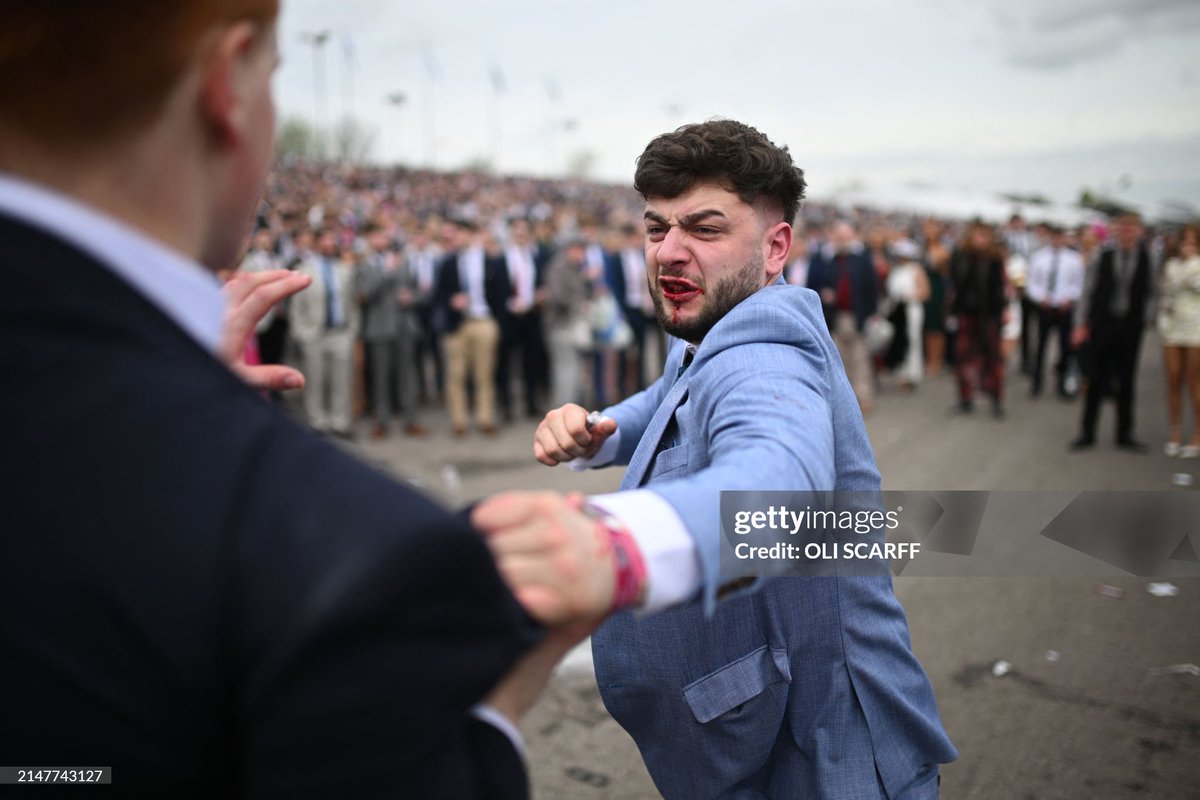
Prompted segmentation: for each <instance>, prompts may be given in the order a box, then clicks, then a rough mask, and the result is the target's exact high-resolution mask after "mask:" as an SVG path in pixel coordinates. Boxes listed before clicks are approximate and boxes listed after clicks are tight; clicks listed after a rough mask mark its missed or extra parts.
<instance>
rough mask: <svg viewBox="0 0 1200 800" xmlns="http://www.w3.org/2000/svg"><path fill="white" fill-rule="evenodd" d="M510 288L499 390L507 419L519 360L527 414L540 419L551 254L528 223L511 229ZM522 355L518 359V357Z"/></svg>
mask: <svg viewBox="0 0 1200 800" xmlns="http://www.w3.org/2000/svg"><path fill="white" fill-rule="evenodd" d="M504 260H505V264H506V265H507V267H508V278H509V284H510V286H511V297H510V298H509V300H508V311H509V314H508V318H507V323H508V324H507V329H506V330H505V331H504V332H502V334H501V340H500V352H499V356H498V358H497V363H496V387H497V390H498V393H499V395H500V406H501V408H503V410H504V414H505V417H511V416H512V413H513V400H512V395H511V392H512V386H511V383H512V376H511V365H512V364H513V363H514V361H515V360H516V359H517V358H519V359H520V364H521V386H522V389H523V392H524V397H523V400H524V404H525V414H526V415H527V416H528V417H530V418H531V419H534V418H540V417H541V415H542V412H541V409H540V401H539V399H538V398H539V395H541V394H543V393H544V390H545V388H546V386H545V384H546V381H545V380H543V378H544V377H545V375H546V358H547V355H546V340H545V339H544V338H543V336H542V314H541V302H540V299H539V295H540V294H541V293H542V287H543V286H544V285H545V283H546V264H547V262H548V261H549V253H548V251H547V250H546V249H545V248H544V247H542V246H541V245H540V244H538V243H537V242H536V241H534V239H533V231H532V230H530V227H529V222H528V220H524V219H515V220H513V221H512V223H511V225H510V227H509V243H508V247H507V248H505V251H504ZM517 354H519V356H518V355H517Z"/></svg>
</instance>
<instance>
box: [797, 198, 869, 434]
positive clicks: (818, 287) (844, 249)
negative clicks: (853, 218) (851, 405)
mask: <svg viewBox="0 0 1200 800" xmlns="http://www.w3.org/2000/svg"><path fill="white" fill-rule="evenodd" d="M808 288H810V289H812V290H813V291H814V292H816V293H817V294H818V295H820V296H821V305H822V306H823V307H824V310H825V324H826V325H828V326H829V332H830V333H831V334H832V335H833V343H834V344H835V345H837V350H838V354H839V355H841V357H842V363H843V364H845V367H846V375H847V376H848V377H849V378H850V385H851V386H852V387H854V396H855V397H857V398H858V405H859V408H861V409H862V412H863V413H864V414H866V413H869V412H870V410H871V408H872V406H873V405H874V403H875V387H874V380H875V379H874V373H873V369H872V367H871V355H870V353H869V352H868V350H867V340H866V336H865V335H864V334H865V330H866V325H867V320H868V319H870V318H871V317H872V316H874V314H875V312H876V310H877V309H878V304H879V290H878V282H877V279H876V276H875V267H874V265H873V264H872V263H871V258H870V255H869V254H868V253H867V251H866V250H865V249H864V248H863V246H862V244H861V243H860V242H859V241H858V239H857V237H856V235H855V232H854V228H853V227H852V226H851V225H850V223H848V222H844V221H839V222H838V223H836V224H835V225H834V226H833V229H832V230H831V231H830V235H829V248H828V252H823V253H822V254H821V255H820V256H819V257H817V258H814V259H813V261H812V263H811V264H810V265H809V268H808Z"/></svg>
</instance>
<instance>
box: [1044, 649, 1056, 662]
mask: <svg viewBox="0 0 1200 800" xmlns="http://www.w3.org/2000/svg"><path fill="white" fill-rule="evenodd" d="M1046 660H1047V661H1058V651H1057V650H1047V651H1046Z"/></svg>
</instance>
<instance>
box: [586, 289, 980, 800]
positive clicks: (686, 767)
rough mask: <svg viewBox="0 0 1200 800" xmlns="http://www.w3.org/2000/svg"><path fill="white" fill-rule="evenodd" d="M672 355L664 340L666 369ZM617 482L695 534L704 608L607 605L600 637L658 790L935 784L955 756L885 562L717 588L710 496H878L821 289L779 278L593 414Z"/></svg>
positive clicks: (719, 793)
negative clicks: (604, 431)
mask: <svg viewBox="0 0 1200 800" xmlns="http://www.w3.org/2000/svg"><path fill="white" fill-rule="evenodd" d="M683 353H684V347H683V345H682V344H678V345H677V346H676V347H674V348H672V350H671V353H670V354H669V356H668V358H667V364H666V367H665V369H664V374H665V375H666V376H670V377H671V378H674V376H675V375H676V372H677V370H678V368H679V366H680V364H681V361H682V358H683ZM604 413H605V414H607V415H608V416H610V417H612V418H613V419H615V420H616V421H617V424H618V427H619V430H620V431H621V440H620V449H619V451H618V454H617V458H616V463H621V464H625V463H627V464H628V469H627V471H626V474H625V480H624V481H623V483H622V488H623V489H632V488H637V487H640V486H648V488H649V489H651V490H653V491H654V492H656V493H658V494H659V495H661V496H662V497H663V498H664V499H665V500H666V501H667V502H668V503H670V505H671V506H672V507H673V508H674V510H675V511H676V513H678V515H679V516H680V518H681V519H682V520H683V522H684V524H685V525H686V527H687V529H688V531H689V533H691V535H693V536H694V537H695V538H696V542H697V545H698V553H699V556H700V561H701V565H702V573H703V590H702V602H701V603H694V604H691V605H688V606H684V607H680V608H676V609H671V610H668V611H664V612H660V613H657V614H652V615H648V616H646V617H641V618H638V617H635V616H634V615H632V614H630V613H623V614H619V615H617V616H616V617H614V618H612V619H611V620H610V621H609V622H607V623H606V624H605V625H604V626H603V627H602V628H601V629H600V630H599V631H597V633H596V635H595V636H594V637H593V640H592V641H593V655H594V658H595V663H596V675H597V680H598V682H599V685H600V692H601V695H602V696H603V698H604V702H605V705H606V706H607V707H608V710H609V712H610V713H611V714H612V715H613V717H614V718H615V719H616V720H617V721H618V722H619V723H621V725H622V726H623V727H624V728H625V729H626V730H627V731H628V732H629V734H630V735H631V736H632V737H633V739H634V741H635V742H637V745H638V747H639V748H640V749H641V752H642V756H643V758H644V759H645V761H646V766H647V768H648V769H649V771H650V774H651V776H652V777H653V778H654V781H655V784H656V785H657V786H658V789H659V791H661V792H662V793H663V795H664V796H665V797H666V798H668V800H675V799H676V798H678V799H679V800H684V798H686V800H699V799H700V798H716V797H721V798H726V797H728V798H762V797H770V798H801V797H803V798H846V799H847V800H849V798H855V799H857V798H871V800H875V799H876V798H880V797H888V798H893V800H895V799H896V798H904V800H910V798H911V799H912V800H916V798H925V797H936V794H937V772H938V771H937V764H938V763H944V762H947V761H951V760H953V759H954V758H955V757H956V755H957V753H956V752H955V750H954V747H953V746H952V745H951V744H950V741H949V740H948V739H947V737H946V734H945V732H944V730H943V729H942V724H941V720H940V719H939V717H938V712H937V706H936V703H935V702H934V697H933V691H932V688H931V686H930V685H929V681H928V679H927V678H926V676H925V673H924V671H923V670H922V669H921V666H920V664H918V663H917V660H916V659H915V658H914V657H913V655H912V648H911V644H910V641H909V635H908V623H907V620H906V619H905V616H904V611H903V610H902V609H901V607H900V604H899V603H898V602H897V600H896V597H895V595H894V594H893V592H892V585H891V578H890V576H884V577H881V578H880V577H861V578H846V577H837V578H825V577H812V578H806V577H785V578H772V579H769V580H766V581H763V582H761V583H760V585H759V586H758V587H756V589H755V590H754V591H749V592H742V593H741V594H737V595H733V596H731V597H729V598H727V599H723V600H721V601H719V602H718V601H717V600H716V592H717V588H718V583H719V578H718V560H719V559H718V553H719V542H718V537H719V528H720V523H719V503H720V492H721V490H731V489H747V490H779V491H784V490H817V491H828V490H839V491H855V492H878V491H879V488H880V481H879V472H878V470H877V468H876V466H875V458H874V455H873V453H872V451H871V445H870V442H869V441H868V439H867V435H866V429H865V427H864V425H863V420H862V415H861V413H860V412H859V409H858V404H857V401H856V400H855V398H854V393H853V391H852V390H851V388H850V384H849V382H848V381H847V379H846V375H845V370H844V369H843V367H842V363H841V360H840V358H839V357H838V355H837V351H836V350H835V349H834V346H833V342H832V340H831V339H830V337H829V333H828V329H827V327H826V325H825V320H824V317H823V315H822V311H821V304H820V302H819V300H818V298H817V295H816V294H815V293H814V292H812V291H810V290H808V289H805V288H802V287H798V286H787V285H784V284H782V283H776V284H773V285H771V286H768V287H766V288H764V289H762V290H760V291H758V292H756V293H755V294H754V295H752V296H751V297H749V298H747V299H746V300H744V301H743V302H741V303H740V304H738V305H737V306H736V307H735V308H734V309H732V310H731V311H730V312H729V313H728V314H727V315H726V316H725V317H724V318H722V319H721V320H720V322H718V323H717V324H716V325H715V326H714V327H713V328H712V330H711V331H709V333H708V335H707V336H705V338H704V340H703V342H701V344H700V346H699V348H698V349H697V351H696V355H695V358H694V360H693V362H692V364H691V366H690V367H689V368H688V369H687V371H685V372H684V373H683V375H682V376H680V377H679V378H678V380H675V381H673V382H672V380H671V379H668V378H660V379H659V380H658V381H657V382H656V383H655V384H654V385H653V386H651V387H650V388H648V389H647V390H646V391H644V392H641V393H639V394H637V395H635V396H633V397H631V398H629V399H628V400H626V401H625V402H623V403H621V404H619V405H617V406H614V407H612V408H609V409H606V410H605V412H604Z"/></svg>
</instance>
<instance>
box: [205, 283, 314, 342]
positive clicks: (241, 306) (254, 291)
mask: <svg viewBox="0 0 1200 800" xmlns="http://www.w3.org/2000/svg"><path fill="white" fill-rule="evenodd" d="M310 283H312V278H311V277H309V276H308V275H304V274H302V273H299V272H290V271H288V270H286V269H275V270H266V271H264V272H251V273H242V274H240V275H238V277H236V278H234V279H233V280H232V281H230V282H229V283H227V284H226V285H225V291H226V297H228V298H229V308H228V311H227V312H226V317H225V331H224V337H223V343H224V347H225V348H226V356H227V357H229V358H238V357H240V355H241V351H242V348H243V345H244V343H245V341H246V337H248V336H249V335H250V334H251V333H252V332H253V331H254V329H255V327H256V326H257V325H258V323H259V322H260V321H261V320H262V318H263V317H264V316H266V313H267V312H268V311H270V310H271V308H272V307H273V306H274V305H275V304H276V303H278V302H279V301H281V300H283V299H284V298H286V297H289V296H291V295H293V294H295V293H296V292H299V291H300V290H302V289H304V288H305V287H306V286H308V285H309V284H310Z"/></svg>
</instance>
